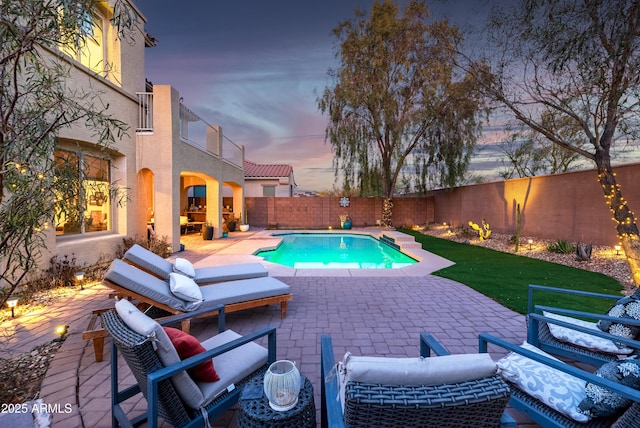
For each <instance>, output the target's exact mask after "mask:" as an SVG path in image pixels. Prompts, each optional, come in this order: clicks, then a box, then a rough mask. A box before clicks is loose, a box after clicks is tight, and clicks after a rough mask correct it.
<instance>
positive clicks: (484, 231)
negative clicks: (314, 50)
mask: <svg viewBox="0 0 640 428" xmlns="http://www.w3.org/2000/svg"><path fill="white" fill-rule="evenodd" d="M469 226H471V228H472V229H473V230H476V231H477V232H478V237H479V238H480V240H481V241H484V240H485V239H489V237H490V236H491V227H490V226H489V223H487V221H486V220H485V219H482V226H478V225H477V224H475V223H474V222H472V221H471V220H469Z"/></svg>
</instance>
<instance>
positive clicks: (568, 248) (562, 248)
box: [547, 239, 576, 254]
mask: <svg viewBox="0 0 640 428" xmlns="http://www.w3.org/2000/svg"><path fill="white" fill-rule="evenodd" d="M575 250H576V247H574V246H573V245H572V244H570V243H569V241H565V240H564V239H559V240H557V241H556V242H553V243H551V244H549V245H547V251H549V252H551V253H561V254H570V253H573V252H574V251H575Z"/></svg>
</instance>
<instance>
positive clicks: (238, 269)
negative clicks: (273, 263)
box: [194, 263, 269, 284]
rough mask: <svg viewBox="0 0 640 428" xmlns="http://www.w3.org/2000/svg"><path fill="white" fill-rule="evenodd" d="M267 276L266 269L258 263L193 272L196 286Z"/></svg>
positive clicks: (207, 268)
mask: <svg viewBox="0 0 640 428" xmlns="http://www.w3.org/2000/svg"><path fill="white" fill-rule="evenodd" d="M265 276H269V272H268V271H267V269H266V268H265V267H264V266H262V264H260V263H239V264H233V265H225V266H207V267H199V268H196V270H195V278H194V279H195V281H196V282H197V283H198V284H210V283H213V282H224V281H236V280H239V279H251V278H262V277H265Z"/></svg>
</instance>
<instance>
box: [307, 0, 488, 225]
mask: <svg viewBox="0 0 640 428" xmlns="http://www.w3.org/2000/svg"><path fill="white" fill-rule="evenodd" d="M333 34H334V35H335V37H336V52H335V53H336V58H337V59H338V60H339V66H338V67H337V68H336V69H330V70H329V72H328V74H329V77H330V79H331V84H330V85H329V86H328V87H327V88H325V90H324V92H323V94H322V96H321V97H320V98H319V100H318V107H319V109H320V111H321V112H322V113H323V114H326V115H327V116H328V119H329V122H328V125H327V129H326V140H327V141H329V142H330V144H331V148H332V151H333V153H334V168H335V171H336V175H338V173H341V174H342V178H343V180H344V182H345V183H346V184H347V185H349V183H356V186H352V187H357V188H359V189H361V190H362V191H365V192H371V193H372V194H376V195H380V196H383V197H384V198H385V202H384V204H383V213H382V222H383V225H385V226H387V227H389V226H391V214H392V212H391V210H392V206H393V205H392V197H393V195H394V192H395V189H396V183H397V182H398V179H399V177H400V175H401V172H402V171H403V167H404V166H405V164H406V163H407V162H410V163H411V164H412V165H413V166H414V167H415V168H416V170H417V177H418V180H419V181H420V183H419V184H418V187H420V185H422V187H425V183H426V181H427V180H429V179H430V181H432V182H433V181H435V182H436V183H438V184H439V185H441V186H443V187H452V186H454V185H455V184H456V183H457V182H458V181H459V180H461V179H462V178H463V177H464V174H465V172H466V171H467V169H468V165H469V160H470V156H471V153H472V151H473V147H474V145H475V142H476V141H477V138H478V136H479V134H480V128H481V126H480V121H479V117H480V114H481V112H482V108H483V102H482V98H481V96H480V94H479V93H478V92H477V91H476V90H475V84H476V82H475V81H474V79H472V78H471V77H470V76H469V75H467V74H466V73H462V74H460V73H459V72H458V70H459V69H458V68H456V58H455V57H456V53H455V52H456V51H457V49H458V48H459V46H460V44H461V43H462V36H461V34H460V32H459V31H458V29H457V28H456V27H455V26H452V25H450V24H449V23H448V22H447V21H435V20H432V19H431V18H430V15H429V11H428V9H427V7H426V6H425V4H424V3H423V2H422V1H416V0H412V1H411V2H409V3H408V4H407V5H406V6H405V8H404V10H403V11H402V12H401V11H400V10H399V7H398V5H397V4H396V3H395V2H393V1H390V0H385V1H382V2H381V1H376V2H375V3H374V4H373V5H372V8H371V11H370V12H369V13H368V14H367V13H366V12H365V11H362V10H360V9H356V11H355V17H354V18H352V19H349V20H346V21H344V22H341V23H339V24H338V25H337V27H336V28H335V29H334V30H333ZM427 172H428V174H427ZM434 176H435V177H437V178H436V179H434V178H433V177H434Z"/></svg>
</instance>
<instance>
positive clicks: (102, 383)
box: [14, 234, 535, 428]
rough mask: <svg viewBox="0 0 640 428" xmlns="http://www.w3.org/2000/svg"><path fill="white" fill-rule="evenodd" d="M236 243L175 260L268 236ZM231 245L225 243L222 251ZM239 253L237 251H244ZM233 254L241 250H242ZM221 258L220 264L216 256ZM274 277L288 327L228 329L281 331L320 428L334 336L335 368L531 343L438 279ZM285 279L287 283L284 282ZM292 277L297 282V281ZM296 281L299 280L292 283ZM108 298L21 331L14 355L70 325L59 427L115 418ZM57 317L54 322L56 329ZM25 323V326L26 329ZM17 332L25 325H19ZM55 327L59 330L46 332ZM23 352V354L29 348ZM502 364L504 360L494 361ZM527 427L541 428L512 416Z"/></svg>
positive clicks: (270, 312)
mask: <svg viewBox="0 0 640 428" xmlns="http://www.w3.org/2000/svg"><path fill="white" fill-rule="evenodd" d="M232 236H233V237H234V238H233V239H229V240H214V241H202V240H201V239H200V238H199V237H198V236H196V235H191V236H186V237H184V239H183V242H186V248H187V250H186V251H184V252H182V253H178V254H176V255H177V256H180V257H185V258H188V259H190V260H192V261H193V262H194V263H195V264H196V265H199V264H210V263H212V261H213V259H215V260H216V262H217V263H226V262H229V261H235V262H240V261H242V260H246V259H247V258H252V256H246V254H247V253H246V252H245V253H244V254H245V257H242V255H241V254H238V252H239V250H237V249H238V248H240V247H241V246H246V245H247V242H246V240H242V239H241V238H243V237H246V238H250V237H253V239H261V238H260V235H251V234H247V235H244V236H243V235H241V234H239V235H237V234H232ZM221 241H224V242H221ZM236 245H238V247H236ZM234 247H235V248H236V250H234ZM213 253H215V254H216V256H211V254H213ZM267 267H268V268H269V269H270V274H271V275H272V276H275V277H277V278H278V279H280V280H282V281H284V282H286V283H287V284H289V285H290V286H291V289H292V293H293V295H294V299H293V300H292V301H291V302H289V306H288V310H287V318H286V319H284V320H281V319H280V311H279V308H278V307H277V306H269V307H261V308H255V309H250V310H245V311H241V312H235V313H231V314H227V328H231V329H233V330H235V331H237V332H238V333H240V334H243V333H249V332H251V331H253V330H254V329H256V328H258V327H262V326H266V325H270V326H275V327H277V350H278V352H277V354H278V355H277V356H278V358H279V359H290V360H293V361H295V362H296V364H297V365H298V368H299V370H300V372H301V373H302V374H304V375H306V376H307V377H308V378H309V379H310V380H311V382H312V383H313V386H314V392H315V396H316V408H317V412H318V418H317V420H318V423H319V421H320V414H319V409H320V397H319V394H320V335H322V334H331V336H332V337H333V344H334V349H335V353H336V356H337V358H339V357H341V356H342V355H343V354H344V352H345V351H346V350H349V351H350V352H352V353H353V354H356V355H357V354H363V355H364V354H369V355H371V354H375V355H386V356H417V355H418V336H419V334H420V333H421V332H424V331H428V332H431V333H432V334H434V335H435V337H436V338H438V339H439V340H440V341H441V342H442V343H443V344H444V345H445V346H446V347H447V348H448V349H449V350H450V351H451V352H453V353H469V352H476V351H477V346H478V345H477V336H478V333H480V332H488V333H492V334H495V335H497V336H499V337H502V338H505V339H506V340H509V341H511V342H514V343H520V342H522V340H523V339H524V338H525V337H526V326H525V319H524V317H523V316H522V315H520V314H517V313H515V312H513V311H511V310H509V309H507V308H505V307H503V306H501V305H499V304H497V303H496V302H494V301H492V300H491V299H489V298H487V297H485V296H483V295H481V294H479V293H477V292H475V291H474V290H472V289H470V288H469V287H466V286H465V285H462V284H460V283H457V282H455V281H451V280H448V279H444V278H440V277H436V276H433V275H420V276H417V275H415V276H414V275H411V276H407V275H395V276H371V277H368V276H319V275H318V276H304V275H297V276H283V272H282V271H281V270H277V269H273V266H267ZM278 272H279V273H280V275H278ZM291 274H292V273H291V272H289V275H291ZM294 274H295V273H294ZM108 294H109V290H108V289H107V288H105V287H103V286H102V285H97V286H95V287H92V288H89V289H87V290H84V291H80V292H79V293H78V294H77V295H75V296H73V297H71V298H69V299H65V300H63V301H59V302H57V303H56V304H55V305H53V306H52V307H50V308H48V309H47V311H46V312H47V314H40V315H38V314H34V315H33V317H36V316H42V318H41V320H42V322H41V323H39V324H40V327H39V329H38V330H34V331H28V330H26V329H23V330H24V331H22V332H21V331H20V329H17V330H16V332H17V333H16V335H15V338H16V344H14V350H15V351H16V352H18V351H19V350H20V349H21V348H23V347H24V348H25V350H29V349H31V348H32V347H33V346H36V345H37V344H38V343H37V342H38V340H37V339H34V338H35V337H38V338H39V339H40V340H41V343H43V342H46V341H47V340H50V339H51V338H52V337H51V336H52V333H51V332H52V331H53V326H54V325H56V324H61V323H62V322H64V323H65V324H67V325H69V326H70V327H69V336H68V338H67V340H66V341H65V343H64V344H63V346H62V347H61V348H60V350H59V352H58V353H57V355H56V357H55V358H54V360H53V362H52V364H51V366H50V368H49V371H48V373H47V376H46V378H45V380H44V382H43V385H42V392H41V396H42V398H44V400H45V402H46V403H48V404H52V405H53V404H59V405H60V408H61V409H64V408H65V405H67V404H70V405H71V411H70V412H69V413H66V412H65V411H60V412H57V413H54V414H53V415H52V422H53V424H52V425H53V426H54V427H65V428H66V427H70V426H74V427H92V428H98V427H108V426H110V425H111V413H110V384H109V379H110V367H109V358H110V340H109V339H107V341H106V343H105V355H104V361H103V362H100V363H97V362H95V360H94V353H93V346H92V344H91V342H85V341H83V340H82V331H83V330H84V329H85V327H86V324H87V322H88V317H89V315H90V313H91V310H92V309H97V308H101V307H107V306H112V305H113V303H112V302H110V301H109V298H108ZM51 314H55V317H56V318H55V319H51V316H50V315H51ZM26 321H27V320H26V319H23V320H22V322H23V323H25V324H27V322H26ZM16 323H20V320H18V319H16ZM47 324H51V326H48V325H47ZM215 329H216V322H215V320H213V321H212V319H200V320H195V321H193V323H192V334H194V335H195V336H196V337H198V338H206V337H209V336H210V335H213V334H214V331H215ZM21 345H23V346H21ZM495 357H499V355H495ZM121 382H122V384H124V385H129V384H131V383H132V382H133V377H132V376H131V375H130V373H129V372H128V370H125V371H123V373H122V378H121ZM129 407H130V408H131V409H133V411H134V412H135V411H138V412H142V411H143V410H144V409H145V408H146V403H145V402H144V400H143V399H137V400H131V403H130V406H129ZM514 416H516V418H517V419H518V420H519V426H520V427H525V426H527V427H528V426H535V425H533V424H531V423H530V421H528V420H526V419H525V418H523V417H521V416H520V415H518V414H516V413H514ZM235 421H236V415H235V411H232V412H227V414H225V415H224V416H223V417H222V418H220V419H218V420H216V421H215V423H214V426H224V427H234V426H235V425H236V422H235Z"/></svg>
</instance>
